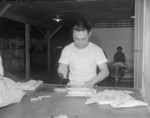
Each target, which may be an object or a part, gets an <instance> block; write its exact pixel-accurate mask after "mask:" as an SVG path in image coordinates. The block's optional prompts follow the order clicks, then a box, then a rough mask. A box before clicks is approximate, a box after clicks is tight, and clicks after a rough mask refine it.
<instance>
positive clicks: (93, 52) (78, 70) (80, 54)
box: [59, 42, 107, 82]
mask: <svg viewBox="0 0 150 118" xmlns="http://www.w3.org/2000/svg"><path fill="white" fill-rule="evenodd" d="M105 62H107V59H106V57H105V55H104V53H103V51H102V49H101V48H100V47H99V46H97V45H95V44H93V43H91V42H89V44H88V46H87V47H86V48H84V49H77V48H76V47H75V45H74V43H71V44H69V45H67V46H66V47H65V48H64V49H63V51H62V54H61V57H60V59H59V63H63V64H67V65H69V79H70V81H77V82H85V81H89V80H90V79H93V78H94V77H95V76H96V67H97V65H100V64H102V63H105Z"/></svg>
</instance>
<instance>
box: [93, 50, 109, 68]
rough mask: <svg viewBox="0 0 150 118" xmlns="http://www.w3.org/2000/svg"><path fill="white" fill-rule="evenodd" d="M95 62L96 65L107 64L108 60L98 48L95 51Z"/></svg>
mask: <svg viewBox="0 0 150 118" xmlns="http://www.w3.org/2000/svg"><path fill="white" fill-rule="evenodd" d="M96 62H97V64H98V65H100V64H103V63H106V62H108V60H107V58H106V56H105V54H104V52H103V50H102V49H101V48H98V49H97V51H96Z"/></svg>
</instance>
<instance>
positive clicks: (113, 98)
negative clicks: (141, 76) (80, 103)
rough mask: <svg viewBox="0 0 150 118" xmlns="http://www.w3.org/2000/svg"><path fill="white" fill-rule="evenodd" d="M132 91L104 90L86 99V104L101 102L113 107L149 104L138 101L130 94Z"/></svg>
mask: <svg viewBox="0 0 150 118" xmlns="http://www.w3.org/2000/svg"><path fill="white" fill-rule="evenodd" d="M131 93H132V92H131V91H121V90H120V91H118V90H104V91H102V92H99V93H97V94H95V95H94V96H92V97H91V98H90V99H88V100H87V101H86V103H85V104H91V103H99V104H101V105H103V104H110V105H111V106H112V107H115V108H119V107H134V106H147V103H145V102H142V101H138V100H136V99H135V98H133V97H132V96H130V95H129V94H131Z"/></svg>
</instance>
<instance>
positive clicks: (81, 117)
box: [0, 85, 150, 118]
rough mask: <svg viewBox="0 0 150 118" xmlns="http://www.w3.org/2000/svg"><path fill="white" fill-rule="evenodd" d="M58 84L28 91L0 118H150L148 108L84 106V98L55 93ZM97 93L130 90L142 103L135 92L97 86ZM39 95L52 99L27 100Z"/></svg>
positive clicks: (5, 110) (138, 94) (4, 111)
mask: <svg viewBox="0 0 150 118" xmlns="http://www.w3.org/2000/svg"><path fill="white" fill-rule="evenodd" d="M56 86H57V85H42V86H41V87H39V88H38V89H37V90H36V91H30V92H27V95H26V96H25V97H24V98H23V100H22V102H21V103H20V104H13V105H10V106H7V107H3V108H0V118H53V116H58V115H63V114H65V115H67V116H68V117H69V118H150V113H149V112H148V109H147V107H145V106H140V107H132V108H117V109H116V108H113V107H111V106H110V105H99V104H97V103H95V104H89V105H85V101H86V99H87V98H86V97H67V96H66V92H54V91H53V88H54V87H56ZM96 89H97V90H98V91H103V90H105V89H117V90H130V91H133V92H134V93H133V94H132V96H133V97H135V98H136V99H138V100H142V101H144V100H143V96H142V95H141V93H140V91H139V90H138V89H131V88H119V87H117V88H112V87H111V88H108V87H107V88H106V87H97V88H96ZM39 95H51V96H52V97H51V98H43V99H42V100H37V101H30V99H31V98H34V97H38V96H39Z"/></svg>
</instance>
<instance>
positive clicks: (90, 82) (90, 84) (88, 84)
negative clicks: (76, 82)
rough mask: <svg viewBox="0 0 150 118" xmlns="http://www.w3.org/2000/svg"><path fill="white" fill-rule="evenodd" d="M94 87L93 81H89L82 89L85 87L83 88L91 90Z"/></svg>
mask: <svg viewBox="0 0 150 118" xmlns="http://www.w3.org/2000/svg"><path fill="white" fill-rule="evenodd" d="M94 85H95V81H94V79H92V80H90V81H87V82H86V83H85V84H84V85H83V86H82V87H85V88H93V87H94Z"/></svg>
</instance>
